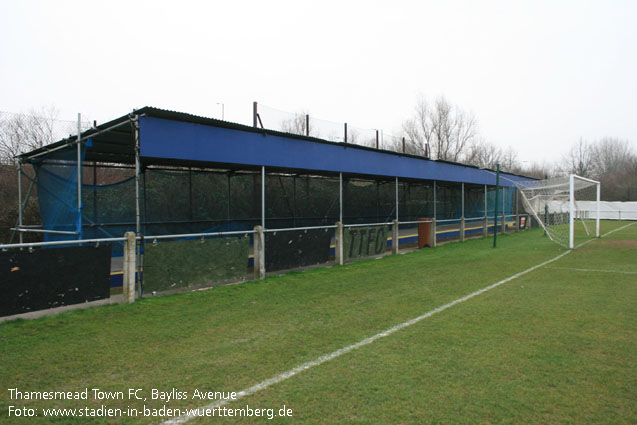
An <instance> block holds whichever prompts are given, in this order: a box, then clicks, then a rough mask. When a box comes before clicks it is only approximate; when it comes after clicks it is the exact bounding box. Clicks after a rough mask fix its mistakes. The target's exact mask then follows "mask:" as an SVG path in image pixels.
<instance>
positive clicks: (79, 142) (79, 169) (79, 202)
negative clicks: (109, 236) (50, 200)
mask: <svg viewBox="0 0 637 425" xmlns="http://www.w3.org/2000/svg"><path fill="white" fill-rule="evenodd" d="M76 226H77V238H78V239H82V114H80V113H79V112H78V114H77V223H76Z"/></svg>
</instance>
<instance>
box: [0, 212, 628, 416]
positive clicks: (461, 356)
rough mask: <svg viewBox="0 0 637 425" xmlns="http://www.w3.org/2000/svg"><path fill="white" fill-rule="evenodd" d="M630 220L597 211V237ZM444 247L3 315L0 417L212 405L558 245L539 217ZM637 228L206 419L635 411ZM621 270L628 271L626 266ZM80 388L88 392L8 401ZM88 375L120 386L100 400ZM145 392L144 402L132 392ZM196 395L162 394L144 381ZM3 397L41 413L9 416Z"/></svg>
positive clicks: (107, 386) (106, 385) (104, 385)
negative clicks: (516, 229)
mask: <svg viewBox="0 0 637 425" xmlns="http://www.w3.org/2000/svg"><path fill="white" fill-rule="evenodd" d="M626 224H628V223H626V222H624V223H618V222H604V223H603V225H602V233H607V232H609V231H611V230H613V229H616V228H619V227H622V226H625V225H626ZM491 244H492V240H491V239H490V238H489V239H481V240H480V239H477V240H470V241H467V242H465V243H454V244H447V245H444V246H441V247H438V248H436V249H425V250H420V251H416V252H412V253H409V254H405V255H398V256H388V257H384V258H382V259H380V260H374V259H371V260H364V261H360V262H357V263H353V264H349V265H346V266H344V267H333V268H318V269H313V270H309V271H306V272H298V273H289V274H287V275H283V276H276V277H272V278H269V279H266V280H264V281H260V282H248V283H244V284H240V285H233V286H223V287H215V288H213V289H209V290H206V291H196V292H188V293H182V294H176V295H170V296H164V297H157V298H148V299H142V300H140V301H138V302H136V303H135V304H133V305H117V306H105V307H99V308H94V309H89V310H76V311H73V312H69V313H65V314H62V315H59V316H53V317H47V318H42V319H37V320H34V321H15V322H9V323H3V324H0V364H1V365H2V368H1V369H0V385H1V389H0V422H1V423H9V424H12V423H60V424H63V423H69V424H75V423H77V424H79V423H95V424H102V423H108V424H110V423H132V424H148V423H161V421H162V420H165V419H168V418H158V417H143V416H142V415H141V412H140V414H139V416H137V417H121V416H118V417H111V418H105V417H96V418H72V417H68V416H66V417H58V418H56V419H52V418H44V417H42V415H43V410H42V409H44V408H53V407H60V408H71V407H76V408H85V407H91V408H96V409H97V408H99V407H100V406H102V405H104V406H107V407H109V408H121V409H123V410H126V409H127V408H128V407H129V406H130V407H132V408H137V409H140V410H141V409H142V408H143V406H146V407H148V408H161V407H162V406H164V405H165V406H167V407H169V408H186V407H191V408H194V407H198V406H203V405H206V404H209V401H207V400H200V399H194V400H193V399H192V396H193V394H194V392H195V390H197V389H199V390H204V391H226V392H228V391H237V392H238V391H240V390H243V389H245V388H248V387H250V386H252V385H254V384H256V383H259V382H262V381H264V380H266V379H268V378H271V377H273V376H276V375H278V374H280V373H282V372H285V371H288V370H290V369H293V368H294V367H296V366H298V365H300V364H303V363H305V362H308V361H312V360H314V359H316V358H317V357H319V356H321V355H324V354H327V353H331V352H333V351H335V350H338V349H340V348H342V347H345V346H349V345H351V344H353V343H356V342H358V341H360V340H362V339H364V338H367V337H369V336H371V335H374V334H377V333H378V332H381V331H383V330H386V329H388V328H391V327H392V326H395V325H396V324H399V323H403V322H405V321H408V320H410V319H412V318H414V317H417V316H419V315H421V314H423V313H425V312H427V311H430V310H432V309H435V308H437V307H439V306H441V305H444V304H446V303H449V302H451V301H453V300H455V299H458V298H460V297H463V296H465V295H467V294H469V293H471V292H474V291H476V290H479V289H481V288H483V287H485V286H488V285H490V284H492V283H495V282H497V281H500V280H502V279H505V278H507V277H509V276H511V275H514V274H516V273H518V272H520V271H523V270H525V269H528V268H529V267H532V266H535V265H537V264H539V263H541V262H543V261H546V260H549V259H551V258H554V257H556V256H557V255H559V254H560V253H562V252H564V250H563V249H561V248H560V247H559V246H557V245H556V244H554V243H552V242H550V241H549V240H548V238H546V237H544V236H542V232H541V231H537V230H535V231H527V232H522V233H517V234H509V235H504V236H502V237H500V236H499V237H498V248H497V249H493V248H491ZM636 258H637V224H635V225H632V226H629V227H626V228H624V229H622V230H619V231H617V232H615V233H612V234H610V235H608V236H607V237H604V238H602V239H601V240H596V241H593V242H591V243H588V244H586V245H584V246H582V247H580V248H579V249H576V250H575V251H573V252H572V253H570V254H568V255H566V256H564V257H563V258H561V259H560V260H558V261H556V262H554V263H551V264H549V265H547V266H545V267H543V268H541V269H538V270H535V271H532V272H530V273H528V274H525V275H524V276H521V277H519V278H517V279H514V280H512V281H510V282H507V283H505V284H504V285H502V286H499V287H497V288H495V289H493V290H491V291H489V292H486V293H484V294H482V295H480V296H477V297H475V298H472V299H470V300H468V301H466V302H464V303H461V304H458V305H455V306H453V307H451V308H449V309H447V310H445V311H443V312H441V313H439V314H436V315H435V316H432V317H430V318H427V319H425V320H423V321H421V322H419V323H416V324H414V325H412V326H410V327H407V328H405V329H402V330H400V331H398V332H396V333H393V334H392V335H389V336H387V337H385V338H381V339H379V340H377V341H375V342H373V343H372V344H369V345H366V346H363V347H361V348H359V349H357V350H354V351H351V352H349V353H347V354H344V355H342V356H340V357H337V358H334V359H332V360H330V361H329V362H326V363H324V364H321V365H320V366H317V367H313V368H311V369H308V370H306V371H304V372H301V373H299V374H297V375H295V376H294V377H292V378H290V379H288V380H285V381H283V382H280V383H277V384H275V385H272V386H269V387H267V388H265V389H263V390H262V391H259V392H257V393H255V394H253V395H250V396H248V397H245V398H242V399H240V400H237V401H235V402H231V403H229V404H227V405H226V407H228V408H244V407H245V406H246V405H249V406H250V408H251V409H260V408H263V409H268V408H272V409H274V412H275V415H276V414H277V413H278V411H279V409H280V408H282V407H283V405H285V406H286V408H287V409H291V410H292V417H291V418H290V417H275V418H274V419H272V420H269V419H268V418H267V416H266V417H254V416H253V417H221V418H219V417H212V418H210V417H208V418H199V419H194V420H192V421H190V422H189V423H192V424H204V423H219V424H226V423H266V422H268V423H288V424H299V423H302V424H314V423H321V424H323V423H353V424H354V423H356V424H360V423H369V424H377V423H395V424H401V423H404V424H426V423H448V424H482V423H485V424H489V423H537V424H547V423H578V424H579V423H599V424H608V423H613V424H634V423H637V412H636V409H637V406H636V405H637V403H636V402H635V400H637V390H636V388H637V368H636V360H637V354H636V353H637V328H636V327H635V322H636V320H637V303H636V302H635V301H637V260H636ZM617 272H621V273H617ZM9 388H18V389H19V390H21V391H81V390H84V389H85V388H88V389H89V391H90V392H89V400H86V401H85V400H75V401H66V400H65V401H60V400H55V401H53V400H40V401H34V400H11V399H10V397H9V395H10V394H9V391H7V390H8V389H9ZM93 388H99V389H100V390H101V391H111V392H114V393H115V392H117V391H122V392H125V393H126V394H125V396H126V397H125V399H124V400H117V399H116V400H95V399H94V397H93V392H92V389H93ZM128 388H141V389H143V391H142V392H141V393H139V395H142V396H144V397H146V398H147V400H146V401H138V400H130V399H128V392H127V391H128ZM173 388H175V389H176V390H177V391H178V392H186V393H187V399H185V400H171V401H169V402H167V401H165V400H152V399H151V390H152V389H158V390H160V391H165V392H171V390H172V389H173ZM9 406H17V407H27V408H33V409H35V412H36V413H37V414H39V415H40V416H39V417H37V418H21V417H13V416H12V417H9V416H8V411H9Z"/></svg>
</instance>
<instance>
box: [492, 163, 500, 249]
mask: <svg viewBox="0 0 637 425" xmlns="http://www.w3.org/2000/svg"><path fill="white" fill-rule="evenodd" d="M499 194H500V163H499V162H498V165H497V168H496V173H495V211H493V247H494V248H495V247H496V246H497V241H498V202H499V199H498V195H499Z"/></svg>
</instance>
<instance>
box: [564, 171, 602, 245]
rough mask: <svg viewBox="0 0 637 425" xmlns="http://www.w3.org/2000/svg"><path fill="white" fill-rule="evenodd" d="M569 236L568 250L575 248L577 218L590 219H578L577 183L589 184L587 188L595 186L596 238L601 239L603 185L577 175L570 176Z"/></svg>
mask: <svg viewBox="0 0 637 425" xmlns="http://www.w3.org/2000/svg"><path fill="white" fill-rule="evenodd" d="M569 179H570V181H569V192H570V196H569V212H570V213H569V226H568V227H569V229H568V231H569V234H568V248H569V249H573V248H575V222H574V221H575V218H580V219H582V220H583V219H588V218H589V217H577V216H578V215H579V213H580V209H578V208H576V205H577V204H576V202H577V201H578V200H577V199H575V198H576V196H575V194H576V190H577V188H576V182H578V183H579V182H583V183H588V185H587V186H590V185H594V186H595V188H596V190H595V192H596V193H595V237H596V238H599V216H600V201H601V185H600V184H599V182H598V181H595V180H591V179H587V178H585V177H580V176H577V175H575V174H571V175H570V176H569Z"/></svg>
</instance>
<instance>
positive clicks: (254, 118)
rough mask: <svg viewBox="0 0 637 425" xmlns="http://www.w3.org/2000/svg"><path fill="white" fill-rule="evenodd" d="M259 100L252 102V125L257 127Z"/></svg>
mask: <svg viewBox="0 0 637 425" xmlns="http://www.w3.org/2000/svg"><path fill="white" fill-rule="evenodd" d="M257 114H258V112H257V102H252V127H254V128H257V127H258V125H257V124H258V123H257Z"/></svg>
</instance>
